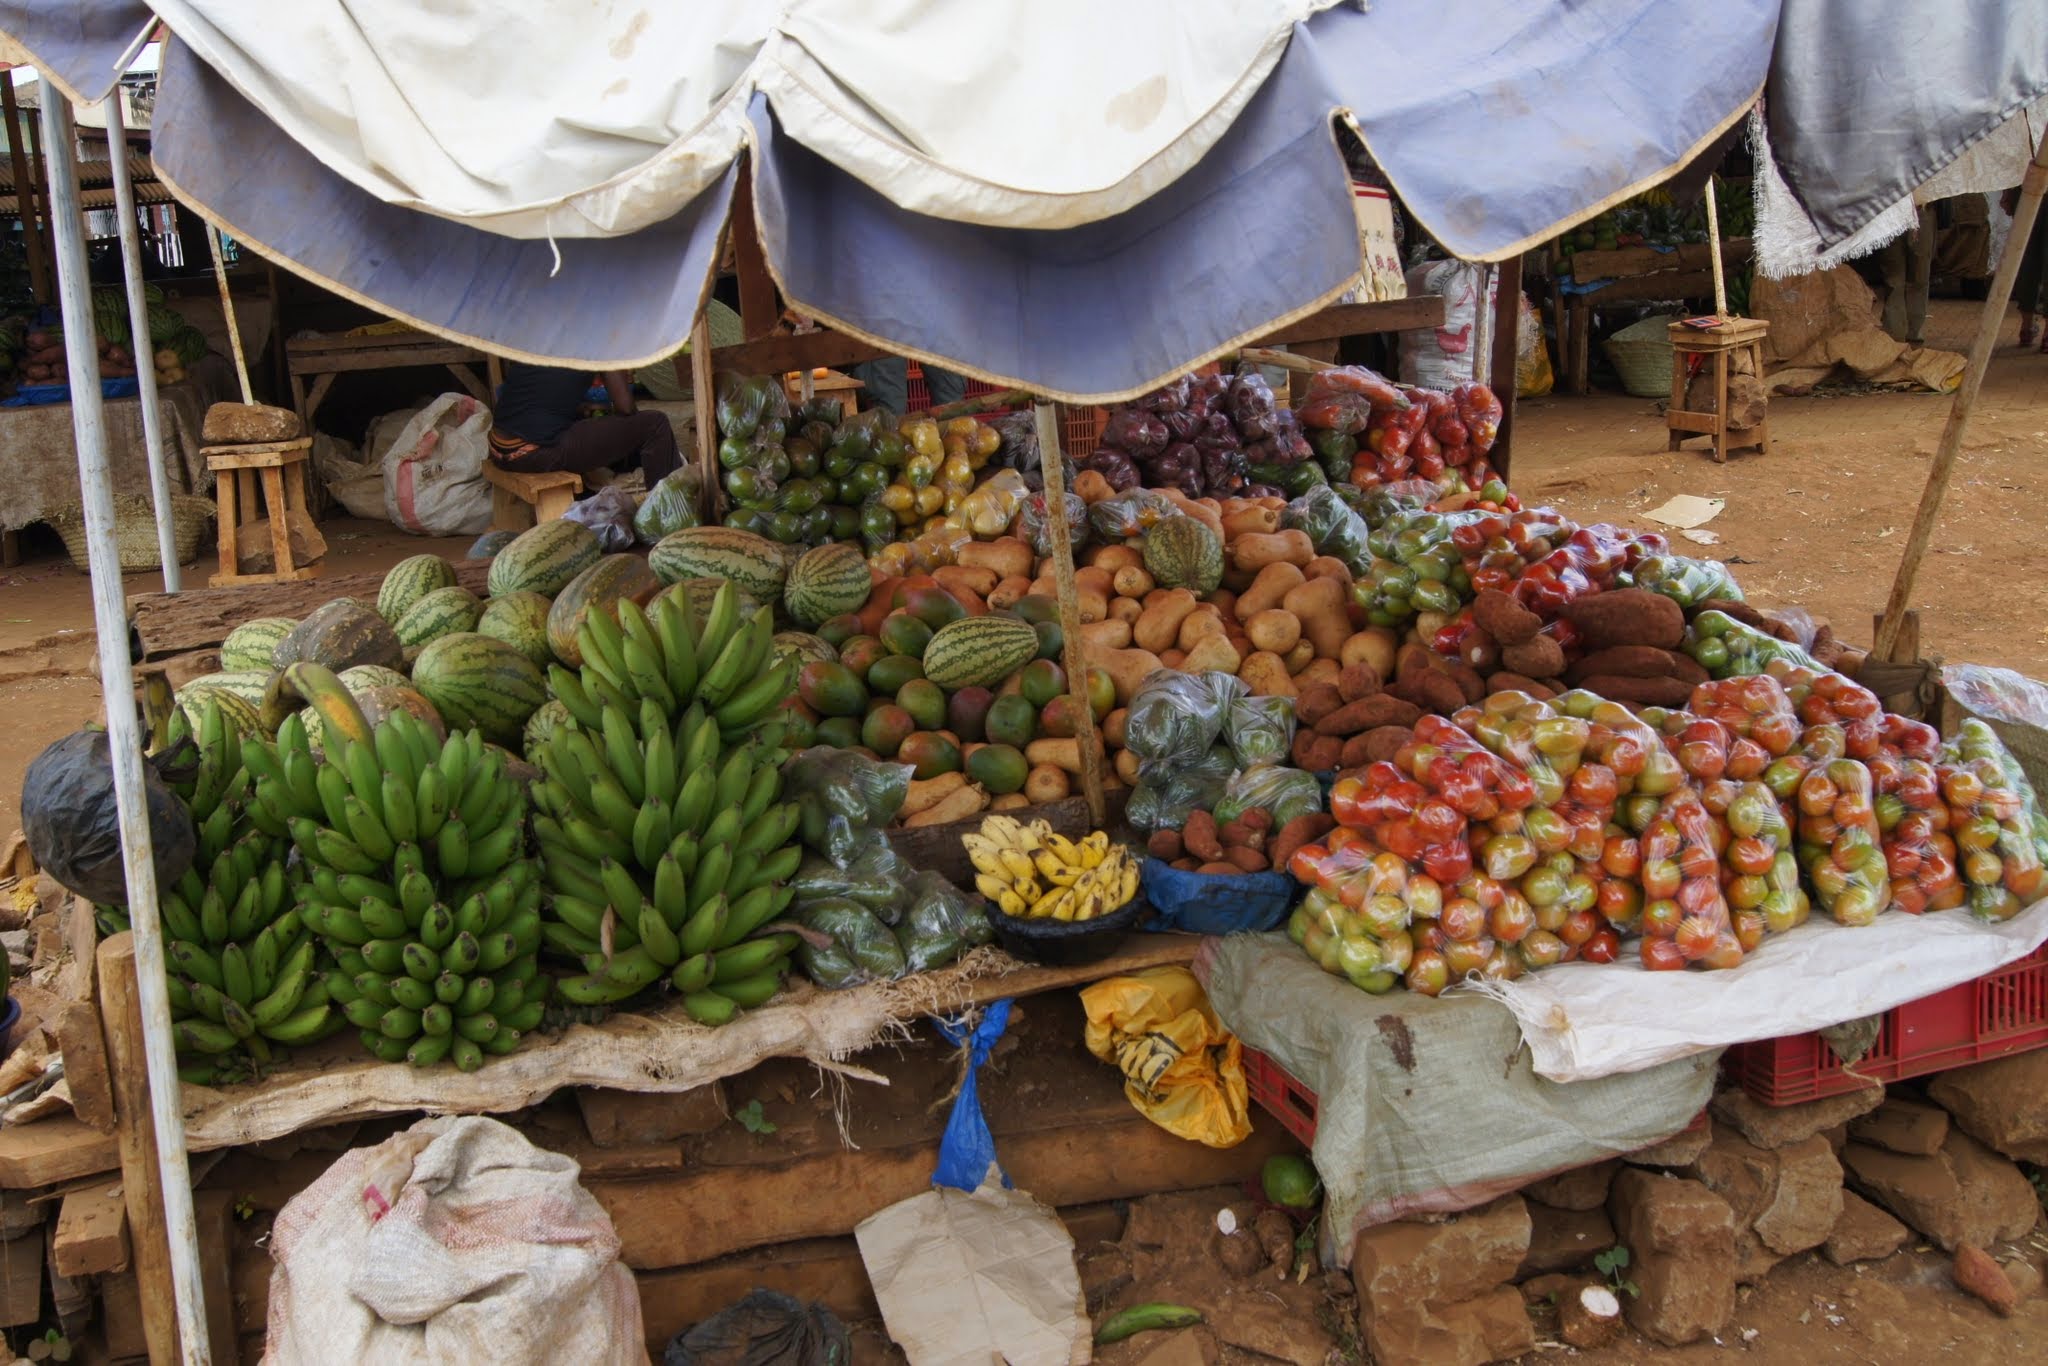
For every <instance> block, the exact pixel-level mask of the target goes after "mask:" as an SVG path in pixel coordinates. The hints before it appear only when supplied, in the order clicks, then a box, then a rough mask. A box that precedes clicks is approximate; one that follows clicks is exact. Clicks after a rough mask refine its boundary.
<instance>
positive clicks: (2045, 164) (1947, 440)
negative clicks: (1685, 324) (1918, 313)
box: [1870, 134, 2048, 664]
mask: <svg viewBox="0 0 2048 1366" xmlns="http://www.w3.org/2000/svg"><path fill="white" fill-rule="evenodd" d="M2044 189H2048V134H2044V135H2043V136H2042V137H2041V139H2040V141H2039V142H2037V143H2036V144H2035V146H2034V159H2033V161H2032V162H2030V163H2028V166H2027V175H2026V179H2024V180H2022V181H2021V182H2020V202H2019V204H2018V205H2017V206H2016V207H2015V208H2014V210H2013V215H2012V231H2011V232H2009V233H2007V234H2006V237H2005V250H2004V251H2002V252H2000V253H1999V255H1998V269H1997V270H1996V271H1994V272H1992V276H1991V292H1990V294H1988V295H1986V296H1985V299H1984V314H1983V317H1982V318H1981V319H1979V321H1978V323H1977V338H1976V340H1975V341H1973V342H1971V343H1970V359H1969V361H1968V363H1967V364H1965V365H1964V366H1963V382H1962V384H1961V385H1960V386H1958V387H1957V389H1956V397H1955V402H1954V403H1952V404H1950V405H1949V410H1948V425H1947V426H1945V427H1943V428H1942V429H1941V443H1940V444H1939V445H1937V446H1936V447H1935V448H1934V466H1933V468H1931V469H1929V470H1928V471H1927V487H1926V488H1924V489H1922V490H1921V491H1920V507H1919V510H1918V511H1916V512H1915V513H1914V514H1913V530H1912V532H1911V533H1910V534H1909V535H1908V536H1907V537H1906V548H1905V550H1904V551H1902V552H1901V553H1900V556H1899V572H1898V576H1897V577H1896V578H1894V579H1893V580H1892V595H1891V597H1890V598H1889V599H1888V600H1887V601H1886V602H1885V605H1884V616H1883V617H1882V618H1880V619H1879V621H1878V623H1877V639H1876V640H1874V641H1872V642H1871V644H1870V652H1871V653H1872V654H1873V655H1875V656H1877V657H1878V658H1879V659H1882V660H1887V661H1890V662H1893V663H1901V664H1903V663H1910V662H1911V661H1908V660H1892V651H1893V650H1894V649H1896V648H1897V646H1898V643H1899V630H1900V628H1901V627H1903V626H1904V625H1905V623H1906V609H1907V607H1909V606H1911V605H1912V601H1913V580H1914V579H1915V578H1917V577H1918V576H1919V573H1920V561H1921V560H1922V559H1924V558H1925V557H1926V555H1927V546H1928V543H1929V542H1930V541H1932V540H1933V539H1934V524H1935V522H1936V521H1938V520H1939V519H1940V517H1941V503H1942V500H1943V499H1944V498H1946V497H1947V496H1948V481H1949V478H1950V476H1952V475H1953V474H1954V473H1955V472H1956V456H1957V455H1958V454H1960V453H1961V451H1962V448H1963V428H1964V427H1965V426H1967V425H1968V424H1969V421H1970V410H1971V409H1972V408H1974V407H1976V406H1977V390H1978V389H1980V388H1982V387H1983V384H1984V371H1985V369H1986V368H1987V367H1988V366H1989V365H1990V364H1991V349H1992V348H1993V347H1995V346H1996V345H1998V329H1999V328H2000V327H2001V326H2003V325H2004V323H2005V302H2006V300H2008V299H2010V298H2011V297H2012V282H2013V281H2014V280H2015V279H2017V278H2018V276H2019V273H2020V258H2021V257H2022V256H2025V255H2026V254H2027V239H2028V238H2029V237H2031V236H2032V235H2033V232H2034V219H2035V218H2036V217H2037V216H2039V214H2040V211H2041V192H2042V191H2043V190H2044Z"/></svg>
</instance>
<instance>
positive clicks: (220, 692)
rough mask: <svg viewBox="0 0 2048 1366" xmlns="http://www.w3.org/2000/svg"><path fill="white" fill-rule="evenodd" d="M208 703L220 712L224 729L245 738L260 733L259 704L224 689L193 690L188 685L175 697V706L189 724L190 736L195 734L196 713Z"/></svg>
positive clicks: (197, 715)
mask: <svg viewBox="0 0 2048 1366" xmlns="http://www.w3.org/2000/svg"><path fill="white" fill-rule="evenodd" d="M208 702H211V703H212V704H213V705H214V706H216V707H218V708H220V713H221V716H222V717H223V718H224V719H225V720H226V721H227V724H228V728H229V729H230V730H233V731H234V732H235V733H236V734H238V735H241V736H244V737H247V736H252V735H259V734H261V733H262V731H263V704H262V703H260V702H252V701H250V700H249V699H248V698H247V697H244V696H243V695H242V694H241V693H238V692H229V691H228V690H227V689H226V688H203V687H202V688H195V687H193V686H192V685H191V684H189V683H188V684H186V685H185V687H184V689H183V690H182V691H180V692H179V694H178V706H179V707H180V708H181V709H182V710H183V711H184V713H185V717H186V719H187V720H188V721H190V722H191V723H192V733H193V734H195V735H197V734H198V733H199V709H200V708H201V707H202V706H204V705H205V704H206V703H208Z"/></svg>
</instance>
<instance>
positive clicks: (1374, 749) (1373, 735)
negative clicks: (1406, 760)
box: [1364, 722, 1415, 764]
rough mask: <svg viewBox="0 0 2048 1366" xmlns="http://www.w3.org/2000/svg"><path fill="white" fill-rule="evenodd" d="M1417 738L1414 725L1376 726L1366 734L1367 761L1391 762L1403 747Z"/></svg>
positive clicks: (1372, 762) (1370, 762)
mask: <svg viewBox="0 0 2048 1366" xmlns="http://www.w3.org/2000/svg"><path fill="white" fill-rule="evenodd" d="M1414 738H1415V730H1414V725H1413V723H1412V722H1411V723H1410V724H1409V725H1406V726H1375V727H1373V728H1372V729H1371V730H1369V731H1367V732H1366V733H1365V736H1364V739H1365V761H1366V762H1367V763H1369V764H1377V763H1380V762H1382V761H1391V760H1392V759H1393V757H1394V756H1395V755H1396V754H1399V753H1400V752H1401V747H1402V746H1403V745H1405V744H1407V743H1408V742H1409V741H1410V740H1412V739H1414Z"/></svg>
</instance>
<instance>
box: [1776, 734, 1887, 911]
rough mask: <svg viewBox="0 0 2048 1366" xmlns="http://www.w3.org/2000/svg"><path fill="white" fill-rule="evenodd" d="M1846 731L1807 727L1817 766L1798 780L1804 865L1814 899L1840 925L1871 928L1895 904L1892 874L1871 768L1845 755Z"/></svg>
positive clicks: (1801, 850)
mask: <svg viewBox="0 0 2048 1366" xmlns="http://www.w3.org/2000/svg"><path fill="white" fill-rule="evenodd" d="M1842 733H1843V732H1842V728H1841V727H1839V726H1811V727H1808V729H1807V739H1806V744H1807V747H1808V749H1809V750H1810V751H1816V754H1815V757H1816V759H1817V762H1816V763H1815V764H1814V766H1813V767H1812V768H1811V769H1809V770H1808V771H1807V773H1806V775H1805V776H1804V777H1803V778H1801V779H1800V780H1799V793H1798V803H1799V846H1800V862H1801V863H1802V864H1803V865H1804V866H1805V869H1806V876H1807V880H1808V882H1810V883H1811V884H1812V886H1813V894H1814V899H1815V900H1816V901H1818V902H1819V903H1820V907H1821V909H1822V910H1824V911H1826V912H1827V913H1828V914H1829V915H1831V916H1833V917H1834V919H1835V922H1836V923H1837V924H1840V925H1868V924H1870V923H1871V922H1872V921H1874V920H1876V919H1877V917H1878V914H1879V912H1881V911H1883V910H1884V909H1885V908H1886V907H1887V906H1888V905H1890V904H1891V874H1890V871H1889V870H1888V869H1887V867H1886V866H1885V856H1884V846H1883V833H1882V832H1881V831H1880V830H1879V829H1878V825H1877V813H1876V809H1875V800H1876V794H1875V792H1874V790H1873V789H1872V785H1871V780H1870V769H1869V768H1868V767H1867V766H1866V765H1865V764H1864V763H1863V761H1862V760H1860V759H1851V758H1848V757H1846V755H1845V754H1844V753H1843V751H1842V750H1841V749H1840V748H1839V746H1840V744H1841V740H1840V737H1841V735H1842ZM1830 751H1832V753H1830ZM1822 755H1827V756H1828V757H1825V758H1821V757H1820V756H1822Z"/></svg>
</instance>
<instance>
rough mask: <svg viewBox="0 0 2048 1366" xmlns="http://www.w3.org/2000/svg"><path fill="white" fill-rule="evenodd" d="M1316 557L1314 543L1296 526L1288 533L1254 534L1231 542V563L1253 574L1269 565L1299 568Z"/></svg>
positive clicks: (1288, 530) (1287, 531) (1269, 532)
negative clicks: (1282, 564)
mask: <svg viewBox="0 0 2048 1366" xmlns="http://www.w3.org/2000/svg"><path fill="white" fill-rule="evenodd" d="M1315 557H1316V546H1315V542H1314V541H1311V540H1310V539H1309V538H1308V533H1307V532H1306V531H1302V530H1300V529H1298V528H1294V527H1290V528H1288V529H1287V530H1286V531H1268V532H1254V533H1251V534H1249V535H1243V536H1239V537H1238V538H1237V539H1235V540H1233V541H1232V542H1231V543H1230V559H1231V563H1232V564H1235V565H1236V566H1237V567H1238V568H1239V569H1249V570H1252V571H1254V572H1256V571H1258V570H1261V569H1264V568H1265V567H1266V566H1267V565H1269V564H1280V563H1286V564H1291V565H1295V566H1297V567H1299V566H1301V565H1305V564H1307V563H1308V562H1309V561H1310V560H1313V559H1314V558H1315Z"/></svg>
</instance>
